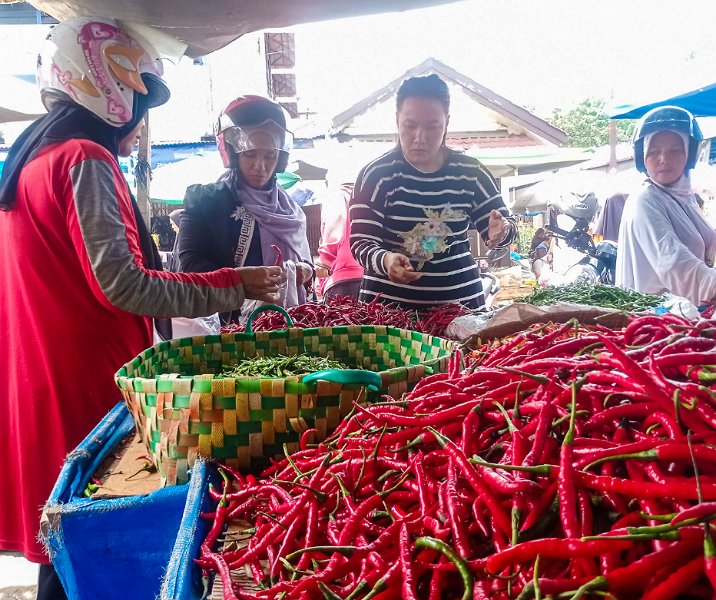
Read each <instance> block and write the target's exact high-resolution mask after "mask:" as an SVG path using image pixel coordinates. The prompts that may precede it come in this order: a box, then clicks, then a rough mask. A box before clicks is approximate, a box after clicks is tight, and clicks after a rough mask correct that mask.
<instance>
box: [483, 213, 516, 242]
mask: <svg viewBox="0 0 716 600" xmlns="http://www.w3.org/2000/svg"><path fill="white" fill-rule="evenodd" d="M510 227H511V225H510V222H509V221H508V220H507V219H505V217H503V216H502V213H500V211H498V210H492V211H490V221H489V223H488V225H487V247H488V248H496V247H497V246H499V245H500V242H502V240H504V239H505V237H507V234H508V233H509V232H510Z"/></svg>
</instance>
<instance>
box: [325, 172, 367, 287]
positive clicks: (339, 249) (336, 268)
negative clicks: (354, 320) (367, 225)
mask: <svg viewBox="0 0 716 600" xmlns="http://www.w3.org/2000/svg"><path fill="white" fill-rule="evenodd" d="M342 173H343V174H342ZM354 180H355V173H353V174H347V173H345V168H342V167H336V168H333V169H329V171H328V181H329V186H328V198H329V200H328V202H324V204H323V207H324V211H323V214H324V220H323V226H322V229H321V244H320V245H319V246H318V257H319V260H320V264H319V265H317V267H319V268H321V267H323V268H325V269H326V270H327V271H328V272H327V274H326V276H325V278H324V279H323V280H322V281H321V288H320V290H319V291H320V293H321V295H322V296H324V297H326V298H331V297H336V296H348V297H350V298H354V299H358V294H359V292H360V286H361V282H362V280H363V267H361V266H360V264H358V262H357V261H356V259H355V258H354V257H353V254H352V253H351V247H350V221H349V220H348V204H349V202H350V198H351V194H352V193H353V185H354V183H353V182H354Z"/></svg>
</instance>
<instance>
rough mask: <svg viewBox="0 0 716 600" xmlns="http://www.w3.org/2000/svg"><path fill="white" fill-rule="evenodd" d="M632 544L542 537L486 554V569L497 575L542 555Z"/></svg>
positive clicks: (585, 554)
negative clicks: (510, 567) (512, 566)
mask: <svg viewBox="0 0 716 600" xmlns="http://www.w3.org/2000/svg"><path fill="white" fill-rule="evenodd" d="M633 544H634V542H633V541H631V540H616V539H609V538H606V537H605V538H604V539H603V540H584V541H583V540H579V539H576V540H573V539H563V538H543V539H540V540H532V541H529V542H523V543H521V544H517V545H516V546H512V547H510V548H507V549H506V550H503V551H502V552H497V553H496V554H492V555H490V556H488V557H487V563H486V567H487V570H488V571H489V572H490V573H492V574H494V575H498V574H500V573H502V572H503V571H504V570H505V569H506V568H507V567H509V566H511V565H518V564H521V563H525V562H528V561H531V560H534V559H535V558H537V556H538V555H539V556H541V557H543V558H564V557H569V558H592V557H595V556H599V555H600V554H601V553H603V552H615V551H618V550H625V549H627V548H629V547H631V546H632V545H633Z"/></svg>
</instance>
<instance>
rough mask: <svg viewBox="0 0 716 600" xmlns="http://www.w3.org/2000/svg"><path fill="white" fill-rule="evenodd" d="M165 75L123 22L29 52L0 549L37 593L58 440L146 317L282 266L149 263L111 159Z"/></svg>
mask: <svg viewBox="0 0 716 600" xmlns="http://www.w3.org/2000/svg"><path fill="white" fill-rule="evenodd" d="M161 75H162V64H161V62H160V56H159V54H158V52H157V51H156V50H155V48H154V46H153V45H152V44H151V43H150V42H149V41H148V40H147V39H146V37H144V36H141V37H140V36H139V35H138V34H132V32H131V30H130V29H129V28H128V27H127V26H126V25H123V26H120V25H118V24H117V23H116V22H115V21H114V20H112V19H98V18H76V19H70V20H68V21H65V22H63V23H60V24H59V25H56V26H55V27H54V28H53V29H52V31H51V33H50V35H49V36H48V38H47V40H46V43H45V46H44V48H43V50H42V52H41V53H40V56H39V57H38V80H39V85H40V91H41V96H42V100H43V103H44V105H45V107H46V108H47V110H48V114H47V115H45V116H44V117H42V118H40V119H38V120H37V121H35V122H34V123H32V124H31V125H30V126H29V127H28V128H27V129H26V130H25V131H24V132H23V133H22V134H21V135H20V136H19V138H18V139H17V141H16V142H15V143H14V144H13V145H12V147H11V149H10V152H9V154H8V157H7V161H6V163H5V168H4V170H3V173H2V178H1V179H0V281H2V286H3V291H2V298H3V310H2V311H0V355H2V357H3V366H4V369H3V377H2V378H0V462H1V463H2V465H3V467H2V489H3V493H2V496H0V550H5V551H15V552H20V553H22V554H23V555H24V556H25V558H27V559H28V560H30V561H32V562H35V563H40V565H41V566H40V570H39V582H38V592H37V598H39V599H41V600H46V599H50V598H52V599H60V598H65V597H66V595H65V592H64V589H63V587H62V584H61V582H60V580H59V577H58V576H57V573H56V572H55V570H54V569H53V567H52V565H51V564H50V557H48V556H47V554H46V553H45V551H44V549H43V547H42V546H41V544H40V543H39V541H38V533H39V529H40V515H41V509H42V506H43V505H44V503H45V501H46V500H47V498H48V496H49V495H50V492H51V491H52V488H53V485H54V483H55V481H56V479H57V476H58V474H59V473H60V469H61V467H62V463H63V461H64V459H65V457H66V456H67V454H68V453H70V452H71V451H72V450H73V449H74V448H75V447H76V446H77V445H78V444H79V443H80V442H81V441H82V440H83V439H84V438H85V437H86V436H87V435H88V434H89V432H90V431H91V430H92V429H93V428H94V427H95V426H96V425H97V424H98V423H99V422H100V421H101V419H102V418H103V417H104V416H105V415H106V414H107V412H109V411H110V410H111V409H112V408H113V407H114V406H115V405H116V404H117V403H118V402H120V401H121V399H122V396H121V394H120V391H119V389H118V388H117V387H116V385H115V382H114V374H115V372H116V371H117V369H118V368H119V367H120V366H121V365H122V364H124V363H126V362H127V361H129V360H131V359H132V358H133V357H134V356H136V355H137V354H139V353H140V352H142V351H143V350H144V349H146V348H147V347H149V346H151V344H152V339H153V330H152V317H172V316H187V317H195V316H201V315H208V314H212V313H214V312H216V311H218V310H230V309H233V308H237V307H239V306H241V304H242V303H243V301H244V299H245V298H257V299H261V300H271V299H273V298H275V297H276V294H277V292H278V288H279V286H280V285H281V282H282V273H281V269H280V268H279V267H272V268H258V269H220V270H217V271H213V272H210V273H203V274H176V273H165V272H162V271H161V262H160V258H159V254H158V251H157V249H156V247H155V246H154V244H153V242H152V239H151V237H150V234H149V230H148V229H147V226H146V224H145V223H144V221H143V219H142V216H141V213H140V212H139V207H138V205H137V203H136V201H135V200H134V198H133V197H132V195H131V193H130V191H129V188H128V186H127V183H126V181H125V179H124V176H123V174H122V170H121V168H120V166H119V162H118V159H117V157H118V156H128V155H129V154H130V153H131V152H132V149H133V147H134V145H135V144H136V142H137V140H138V138H139V132H140V130H141V129H142V127H143V123H144V117H145V115H146V113H147V111H148V110H149V109H150V108H152V107H155V106H159V105H161V104H164V103H165V102H166V101H167V100H168V99H169V90H168V88H167V87H166V84H165V83H164V81H163V80H162V79H161ZM100 90H101V91H100ZM98 593H99V594H100V595H101V592H99V591H98Z"/></svg>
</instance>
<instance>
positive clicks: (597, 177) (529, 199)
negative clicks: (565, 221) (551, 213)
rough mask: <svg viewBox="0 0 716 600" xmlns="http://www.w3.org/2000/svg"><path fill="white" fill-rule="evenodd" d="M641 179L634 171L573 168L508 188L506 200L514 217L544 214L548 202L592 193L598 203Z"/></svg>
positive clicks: (630, 189)
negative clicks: (572, 194)
mask: <svg viewBox="0 0 716 600" xmlns="http://www.w3.org/2000/svg"><path fill="white" fill-rule="evenodd" d="M643 180H644V175H642V174H641V173H639V172H638V171H637V170H636V169H627V170H624V171H618V172H612V173H606V172H604V171H600V170H588V169H575V170H571V169H568V170H563V171H557V172H555V173H551V174H549V176H547V177H545V178H544V179H543V180H542V181H539V182H537V183H530V184H527V185H522V186H516V187H513V188H510V189H508V190H507V191H506V192H505V194H504V197H505V201H506V202H507V204H508V207H509V209H510V211H511V212H513V213H515V214H520V213H528V212H530V213H531V212H545V211H546V210H547V209H548V207H549V205H550V203H552V202H554V201H555V200H557V199H558V198H559V197H560V196H562V195H565V194H569V193H578V194H585V193H587V192H593V193H594V194H595V195H596V196H597V198H598V199H599V202H600V204H603V203H604V201H605V200H606V199H607V198H608V197H609V196H611V195H613V194H617V193H622V194H628V193H629V192H631V191H632V190H634V189H636V188H637V187H638V186H639V185H640V184H641V182H642V181H643Z"/></svg>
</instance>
